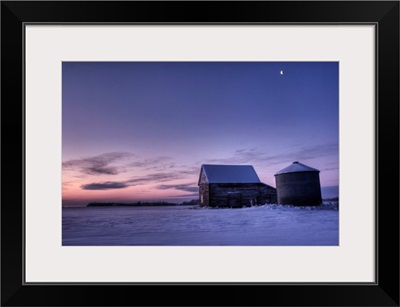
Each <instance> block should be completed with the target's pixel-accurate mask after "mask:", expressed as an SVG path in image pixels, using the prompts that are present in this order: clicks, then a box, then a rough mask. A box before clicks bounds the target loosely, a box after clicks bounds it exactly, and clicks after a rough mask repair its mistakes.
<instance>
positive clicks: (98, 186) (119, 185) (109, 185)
mask: <svg viewBox="0 0 400 307" xmlns="http://www.w3.org/2000/svg"><path fill="white" fill-rule="evenodd" d="M127 187H128V185H127V184H126V183H124V182H116V181H106V182H96V183H89V184H84V185H82V186H81V188H82V190H111V189H124V188H127Z"/></svg>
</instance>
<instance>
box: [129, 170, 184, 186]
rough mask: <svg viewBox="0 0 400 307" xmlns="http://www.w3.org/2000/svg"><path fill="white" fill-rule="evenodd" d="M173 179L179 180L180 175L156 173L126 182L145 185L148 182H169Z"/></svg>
mask: <svg viewBox="0 0 400 307" xmlns="http://www.w3.org/2000/svg"><path fill="white" fill-rule="evenodd" d="M172 179H179V175H178V174H177V173H175V172H173V173H154V174H148V175H145V176H141V177H136V178H132V179H129V180H127V181H126V182H127V183H129V184H131V185H139V184H145V183H148V182H160V181H169V180H172Z"/></svg>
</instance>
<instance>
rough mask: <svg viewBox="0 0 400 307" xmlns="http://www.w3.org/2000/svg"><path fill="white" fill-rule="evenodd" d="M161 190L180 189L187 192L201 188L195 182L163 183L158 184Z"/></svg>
mask: <svg viewBox="0 0 400 307" xmlns="http://www.w3.org/2000/svg"><path fill="white" fill-rule="evenodd" d="M157 189H160V190H170V189H174V190H180V191H185V192H198V190H199V188H198V187H197V186H195V185H193V184H162V185H159V186H157Z"/></svg>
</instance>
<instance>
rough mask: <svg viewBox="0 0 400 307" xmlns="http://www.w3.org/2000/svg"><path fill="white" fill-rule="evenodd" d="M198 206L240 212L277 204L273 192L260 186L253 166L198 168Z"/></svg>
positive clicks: (271, 188)
mask: <svg viewBox="0 0 400 307" xmlns="http://www.w3.org/2000/svg"><path fill="white" fill-rule="evenodd" d="M198 185H199V194H200V195H199V196H200V205H201V206H203V207H230V208H241V207H246V206H252V205H263V204H266V203H275V202H276V189H275V188H273V187H271V186H269V185H267V184H265V183H262V182H261V181H260V179H259V178H258V175H257V173H256V171H255V170H254V167H253V166H252V165H215V164H204V165H202V166H201V170H200V176H199V182H198Z"/></svg>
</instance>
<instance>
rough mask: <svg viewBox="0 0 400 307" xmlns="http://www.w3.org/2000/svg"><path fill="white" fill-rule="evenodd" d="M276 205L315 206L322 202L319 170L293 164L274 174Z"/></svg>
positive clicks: (297, 163) (296, 163)
mask: <svg viewBox="0 0 400 307" xmlns="http://www.w3.org/2000/svg"><path fill="white" fill-rule="evenodd" d="M275 181H276V191H277V197H278V204H283V205H296V206H317V205H320V204H321V202H322V197H321V184H320V182H319V170H317V169H315V168H312V167H309V166H307V165H304V164H301V163H299V162H297V161H296V162H293V163H292V164H291V165H289V166H288V167H285V168H284V169H282V170H280V171H279V172H277V173H276V174H275Z"/></svg>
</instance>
